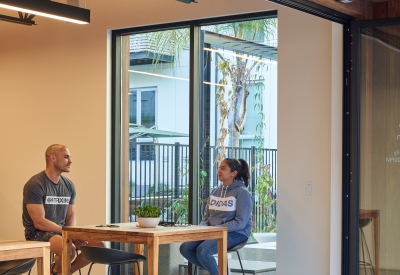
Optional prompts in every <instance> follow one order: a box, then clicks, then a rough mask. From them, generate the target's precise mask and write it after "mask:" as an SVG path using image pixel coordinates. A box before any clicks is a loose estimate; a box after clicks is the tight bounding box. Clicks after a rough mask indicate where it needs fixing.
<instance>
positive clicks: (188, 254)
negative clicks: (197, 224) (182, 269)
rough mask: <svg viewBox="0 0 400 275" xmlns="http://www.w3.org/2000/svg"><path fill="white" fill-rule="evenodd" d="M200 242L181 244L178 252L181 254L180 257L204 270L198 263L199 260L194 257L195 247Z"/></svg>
mask: <svg viewBox="0 0 400 275" xmlns="http://www.w3.org/2000/svg"><path fill="white" fill-rule="evenodd" d="M202 242H203V241H196V242H185V243H182V244H181V246H180V247H179V252H181V254H182V256H183V257H185V258H186V259H187V260H188V261H189V262H191V263H192V264H194V265H197V266H199V267H201V268H204V267H203V266H202V265H201V263H200V262H199V260H198V259H197V256H196V250H197V247H198V246H199V245H200V244H201V243H202Z"/></svg>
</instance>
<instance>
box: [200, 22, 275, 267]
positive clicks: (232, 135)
mask: <svg viewBox="0 0 400 275" xmlns="http://www.w3.org/2000/svg"><path fill="white" fill-rule="evenodd" d="M201 34H202V40H203V41H204V45H203V63H204V64H202V68H204V70H203V83H204V85H203V87H202V97H201V100H202V102H201V106H202V114H203V115H202V117H201V118H200V119H201V124H202V125H203V127H202V128H201V129H200V137H201V138H202V143H201V144H203V148H202V152H201V162H200V163H201V173H200V178H201V186H200V198H201V199H200V207H199V209H200V211H199V212H200V213H199V219H200V218H201V216H202V214H203V211H204V207H205V205H206V202H207V198H208V196H209V194H210V192H211V190H212V189H213V188H215V187H217V186H218V185H219V184H220V183H219V182H218V177H217V168H218V165H219V162H220V161H222V160H223V159H224V158H226V157H229V158H242V159H245V160H246V161H247V163H248V164H249V166H250V168H251V179H250V181H249V187H248V189H249V191H250V192H251V193H252V195H253V196H254V198H255V202H256V203H255V207H254V209H253V235H254V236H255V237H257V241H259V242H264V241H267V242H275V238H276V235H275V233H276V219H277V212H276V196H277V186H276V160H277V142H276V140H277V53H278V50H277V40H278V37H277V19H276V18H272V19H262V20H253V21H242V22H232V23H224V24H217V25H209V26H204V27H202V32H201ZM254 233H261V234H254ZM271 235H272V239H271V238H269V237H270V236H271ZM255 241H256V239H254V238H250V242H255ZM266 260H268V259H266ZM270 261H274V260H270Z"/></svg>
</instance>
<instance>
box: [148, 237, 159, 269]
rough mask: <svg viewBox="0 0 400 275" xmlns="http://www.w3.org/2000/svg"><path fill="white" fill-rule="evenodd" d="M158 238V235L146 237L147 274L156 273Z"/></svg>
mask: <svg viewBox="0 0 400 275" xmlns="http://www.w3.org/2000/svg"><path fill="white" fill-rule="evenodd" d="M159 245H160V240H159V238H158V237H154V238H148V241H147V265H148V267H149V268H148V269H149V270H148V275H158V251H159Z"/></svg>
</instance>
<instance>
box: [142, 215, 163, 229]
mask: <svg viewBox="0 0 400 275" xmlns="http://www.w3.org/2000/svg"><path fill="white" fill-rule="evenodd" d="M137 221H138V224H139V226H140V227H156V226H157V225H158V223H159V222H160V217H158V218H141V217H138V218H137Z"/></svg>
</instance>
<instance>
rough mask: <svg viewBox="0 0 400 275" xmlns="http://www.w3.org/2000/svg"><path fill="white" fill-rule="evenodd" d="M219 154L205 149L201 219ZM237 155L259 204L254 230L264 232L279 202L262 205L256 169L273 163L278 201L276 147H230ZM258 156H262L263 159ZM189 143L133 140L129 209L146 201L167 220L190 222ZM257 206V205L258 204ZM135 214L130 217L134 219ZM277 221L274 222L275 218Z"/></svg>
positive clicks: (214, 179)
mask: <svg viewBox="0 0 400 275" xmlns="http://www.w3.org/2000/svg"><path fill="white" fill-rule="evenodd" d="M216 155H217V150H216V149H215V147H208V148H204V151H203V152H202V159H201V167H200V170H201V173H200V181H201V184H200V185H201V186H200V190H199V192H200V193H199V197H200V201H199V209H200V213H199V219H200V218H201V215H202V213H203V210H204V206H205V202H206V200H207V198H208V196H209V194H210V192H211V190H212V189H213V188H215V187H217V186H218V178H217V170H218V164H217V163H215V161H214V159H215V157H216ZM226 155H227V156H228V157H229V156H233V155H234V156H235V157H236V158H243V159H245V160H246V161H247V162H248V164H249V166H250V170H251V179H250V182H249V187H248V189H249V191H250V192H251V194H252V195H253V197H254V198H255V202H256V205H255V207H254V211H253V217H254V228H253V229H254V231H255V232H262V231H265V228H266V225H267V224H268V223H269V222H270V221H269V220H268V219H270V218H271V217H274V219H276V205H275V204H272V205H271V206H270V207H267V208H265V207H260V206H262V205H258V204H259V203H258V199H257V195H256V192H255V186H256V184H257V178H258V176H259V174H260V171H259V170H258V169H257V167H258V165H259V163H258V162H259V161H260V160H261V163H262V164H266V165H269V166H270V173H271V176H272V178H273V180H274V183H273V185H272V186H271V187H270V191H271V195H272V199H273V200H274V201H275V200H276V193H277V192H276V191H277V190H276V168H277V167H276V160H277V150H276V149H261V150H260V151H257V148H256V147H251V148H228V149H227V154H226ZM259 156H262V157H261V158H260V157H259ZM189 157H190V156H189V146H188V145H182V144H180V143H175V144H160V143H135V142H131V143H130V154H129V160H130V161H129V179H130V197H129V202H130V209H131V212H132V210H133V209H134V208H135V207H137V206H139V205H143V204H152V205H156V206H158V207H159V208H160V209H161V210H162V212H163V216H162V219H164V221H174V222H180V223H185V222H187V206H188V184H189V177H188V176H189V175H188V174H189V168H188V165H189ZM257 205H258V207H257ZM135 219H136V217H135V216H131V217H130V220H131V221H134V220H135ZM274 222H275V221H274Z"/></svg>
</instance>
